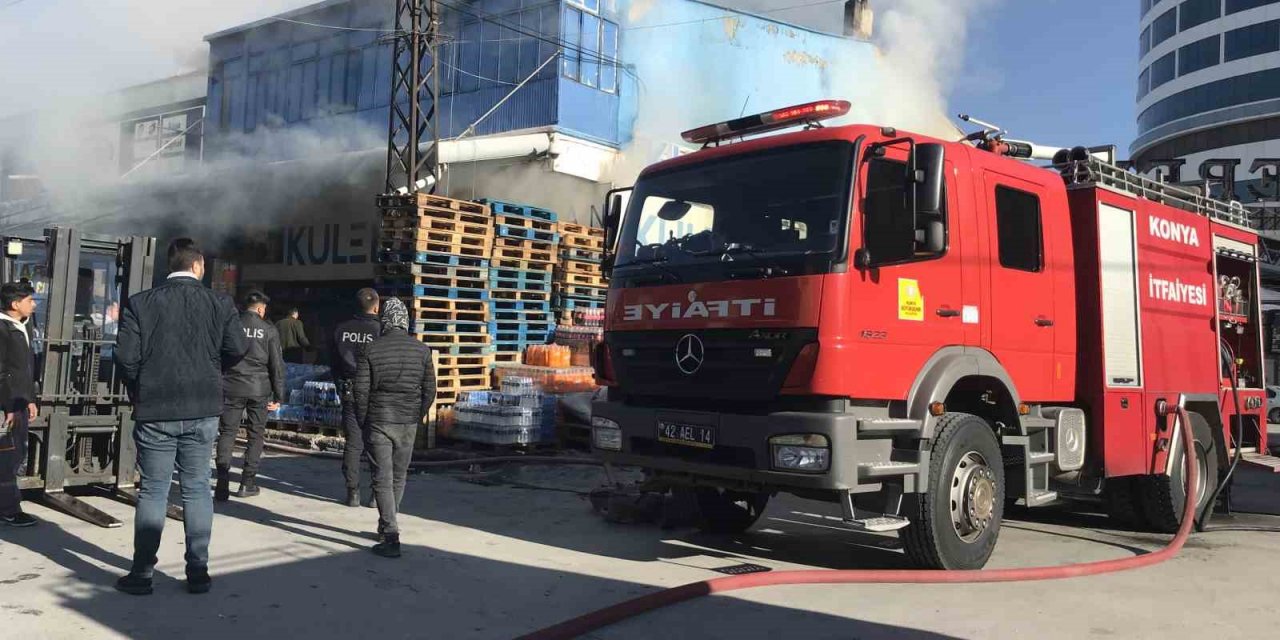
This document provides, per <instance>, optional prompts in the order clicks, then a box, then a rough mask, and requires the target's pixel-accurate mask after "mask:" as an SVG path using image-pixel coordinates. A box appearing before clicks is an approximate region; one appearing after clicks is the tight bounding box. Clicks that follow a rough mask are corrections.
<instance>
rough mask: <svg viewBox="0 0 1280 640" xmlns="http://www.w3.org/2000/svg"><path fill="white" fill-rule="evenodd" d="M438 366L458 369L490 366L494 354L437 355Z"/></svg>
mask: <svg viewBox="0 0 1280 640" xmlns="http://www.w3.org/2000/svg"><path fill="white" fill-rule="evenodd" d="M435 361H436V368H438V369H456V368H467V367H486V368H487V367H489V366H490V365H492V364H493V356H487V355H486V356H445V355H440V354H436V355H435Z"/></svg>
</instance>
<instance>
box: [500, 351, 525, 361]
mask: <svg viewBox="0 0 1280 640" xmlns="http://www.w3.org/2000/svg"><path fill="white" fill-rule="evenodd" d="M493 361H494V363H496V364H520V363H521V362H523V361H524V355H523V354H521V353H520V352H519V351H498V352H497V353H494V354H493Z"/></svg>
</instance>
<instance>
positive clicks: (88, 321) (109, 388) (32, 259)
mask: <svg viewBox="0 0 1280 640" xmlns="http://www.w3.org/2000/svg"><path fill="white" fill-rule="evenodd" d="M0 245H2V246H3V247H4V259H3V262H0V276H2V278H3V281H4V282H15V281H20V280H26V281H27V282H29V283H30V284H31V286H32V288H33V289H34V290H35V297H36V304H37V308H36V314H35V316H34V317H33V318H32V319H31V325H30V326H31V330H32V331H31V333H32V350H33V351H34V353H35V356H36V369H35V375H36V389H37V390H38V397H37V401H36V404H37V405H38V406H39V408H40V415H39V417H38V418H37V419H36V420H34V421H32V422H31V424H30V428H29V432H28V436H27V437H28V441H27V444H28V446H27V459H26V464H25V470H24V471H23V472H21V473H20V477H19V478H18V483H19V486H20V487H21V488H22V490H23V492H24V494H26V497H27V498H28V499H31V500H33V501H35V502H37V503H40V504H43V505H45V506H48V507H50V508H53V509H57V510H59V511H63V512H65V513H67V514H70V515H72V516H75V517H77V518H80V519H83V520H85V521H87V522H91V523H93V524H96V525H98V526H102V527H119V526H121V522H120V521H119V520H117V519H116V518H114V517H112V516H111V515H109V514H107V513H105V512H103V511H102V510H100V509H97V508H95V507H93V506H92V505H90V504H88V503H87V502H85V501H83V500H80V499H79V497H77V496H87V495H99V496H102V495H105V496H107V497H112V498H114V499H117V500H120V501H122V502H126V503H129V504H137V499H138V497H137V496H138V494H137V484H138V472H137V468H136V459H137V449H136V445H135V444H134V441H133V407H132V405H131V404H130V402H129V397H128V393H127V392H126V390H125V385H124V380H123V378H122V377H121V375H120V373H119V371H118V369H117V367H116V366H115V361H114V353H115V344H116V327H117V326H118V325H117V322H118V318H119V310H120V309H121V308H122V307H123V305H124V304H125V302H126V301H127V300H128V299H129V296H130V295H133V294H134V293H137V292H139V291H143V290H145V289H148V288H150V287H151V284H152V281H153V279H154V266H155V249H156V240H155V238H147V237H140V236H133V237H127V238H117V237H109V236H97V235H90V234H84V233H80V232H79V231H77V230H75V229H68V228H53V229H48V230H46V231H45V233H44V237H41V238H23V237H0ZM33 494H34V495H33ZM169 516H170V517H173V518H177V519H181V510H180V509H178V508H177V507H171V508H170V509H169Z"/></svg>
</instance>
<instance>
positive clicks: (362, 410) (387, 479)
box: [353, 298, 436, 558]
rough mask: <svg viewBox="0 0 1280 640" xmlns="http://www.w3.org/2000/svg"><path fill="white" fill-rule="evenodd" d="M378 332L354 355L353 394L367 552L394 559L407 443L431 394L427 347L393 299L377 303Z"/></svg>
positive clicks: (408, 451)
mask: <svg viewBox="0 0 1280 640" xmlns="http://www.w3.org/2000/svg"><path fill="white" fill-rule="evenodd" d="M380 321H381V325H382V335H381V336H380V337H378V339H376V340H374V341H373V342H371V343H369V344H368V345H367V346H365V347H363V348H362V349H361V350H360V352H359V354H358V355H357V356H356V378H355V388H354V389H353V395H354V396H355V403H356V418H357V420H358V421H359V423H360V424H361V425H362V426H363V428H364V446H365V451H366V452H367V453H368V455H369V458H370V462H371V464H372V465H373V495H374V499H375V500H376V501H377V503H378V534H379V535H380V537H381V540H380V541H379V542H378V544H376V545H374V547H373V552H374V553H376V554H378V555H380V556H383V557H385V558H398V557H400V527H399V525H398V524H397V523H396V513H397V512H398V511H399V508H400V500H401V498H403V497H404V484H405V476H406V475H407V473H408V471H409V460H410V458H411V457H412V455H413V441H414V438H415V437H416V436H417V434H418V425H419V424H422V422H423V420H425V419H426V417H427V412H428V411H430V410H431V403H432V402H434V401H435V397H436V373H435V366H434V363H433V362H432V357H431V349H430V348H428V347H427V345H425V344H422V343H421V342H419V341H418V340H417V339H415V338H414V337H413V336H411V335H409V311H408V310H407V309H405V306H404V303H403V302H401V301H400V300H399V299H397V298H388V299H386V300H384V301H383V303H382V315H381V318H380Z"/></svg>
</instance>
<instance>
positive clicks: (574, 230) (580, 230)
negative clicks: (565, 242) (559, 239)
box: [560, 222, 604, 241]
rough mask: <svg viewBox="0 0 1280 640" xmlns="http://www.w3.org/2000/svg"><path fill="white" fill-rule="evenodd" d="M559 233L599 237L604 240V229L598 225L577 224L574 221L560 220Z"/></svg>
mask: <svg viewBox="0 0 1280 640" xmlns="http://www.w3.org/2000/svg"><path fill="white" fill-rule="evenodd" d="M560 233H561V234H567V235H574V236H585V237H588V238H599V239H600V240H601V241H603V240H604V229H601V228H600V227H588V226H587V225H584V224H577V223H574V222H561V223H560Z"/></svg>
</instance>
